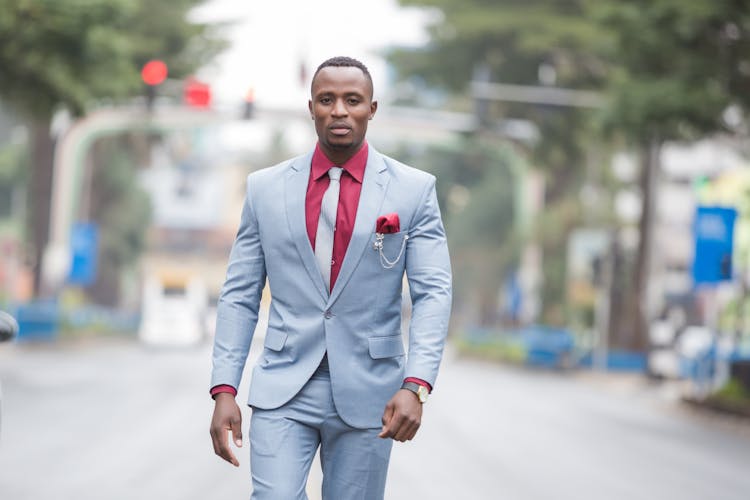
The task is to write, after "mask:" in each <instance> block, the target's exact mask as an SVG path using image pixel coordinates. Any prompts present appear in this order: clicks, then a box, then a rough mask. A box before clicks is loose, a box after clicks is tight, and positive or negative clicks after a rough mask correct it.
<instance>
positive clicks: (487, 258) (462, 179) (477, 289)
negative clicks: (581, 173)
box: [398, 139, 522, 325]
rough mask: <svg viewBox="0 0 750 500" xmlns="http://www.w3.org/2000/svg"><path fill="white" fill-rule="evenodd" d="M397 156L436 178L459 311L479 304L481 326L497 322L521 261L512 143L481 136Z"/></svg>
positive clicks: (516, 167) (518, 160) (517, 168)
mask: <svg viewBox="0 0 750 500" xmlns="http://www.w3.org/2000/svg"><path fill="white" fill-rule="evenodd" d="M398 157H399V158H403V159H404V160H405V161H407V162H409V163H411V164H413V165H415V166H417V167H418V168H421V169H423V170H426V171H428V172H431V173H432V174H434V175H435V176H436V177H437V178H438V183H437V195H438V202H439V204H440V207H441V208H442V210H443V219H444V221H445V229H446V233H447V235H448V240H449V244H450V248H451V262H452V265H453V275H454V286H455V289H456V293H455V297H456V300H455V302H456V309H463V308H464V307H465V306H466V305H467V304H472V305H476V309H477V311H476V316H477V318H478V322H479V323H480V324H482V325H491V324H493V323H495V322H496V321H497V320H498V305H499V297H498V294H499V290H500V285H501V283H502V282H503V279H504V278H505V276H506V274H507V273H508V271H509V270H510V269H511V268H512V267H513V265H514V264H517V260H518V249H519V246H518V244H517V242H518V238H517V235H515V234H514V233H513V231H514V228H515V226H514V217H515V216H516V214H515V211H514V203H515V190H514V185H515V183H516V181H517V175H518V173H519V172H520V171H521V170H522V168H521V162H522V160H521V158H520V157H519V156H518V155H517V154H516V153H514V152H513V151H512V150H511V148H510V147H508V146H498V145H497V144H496V143H491V142H486V141H482V140H478V139H467V140H464V141H461V142H459V143H456V144H443V145H440V146H437V145H436V146H430V147H428V148H427V149H426V150H425V151H423V152H414V151H411V152H410V151H408V150H407V151H402V152H399V153H398Z"/></svg>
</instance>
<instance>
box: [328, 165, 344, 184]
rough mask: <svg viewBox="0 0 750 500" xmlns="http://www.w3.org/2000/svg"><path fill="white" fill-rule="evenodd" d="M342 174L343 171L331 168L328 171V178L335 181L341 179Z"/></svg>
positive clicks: (338, 168) (339, 168)
mask: <svg viewBox="0 0 750 500" xmlns="http://www.w3.org/2000/svg"><path fill="white" fill-rule="evenodd" d="M343 172H344V169H343V168H341V167H331V168H329V169H328V177H330V178H331V180H332V181H337V180H339V179H341V174H342V173H343Z"/></svg>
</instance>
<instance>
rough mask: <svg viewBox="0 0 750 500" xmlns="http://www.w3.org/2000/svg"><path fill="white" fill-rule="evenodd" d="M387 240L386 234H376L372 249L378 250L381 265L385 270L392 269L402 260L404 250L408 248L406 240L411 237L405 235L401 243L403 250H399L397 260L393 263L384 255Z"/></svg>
mask: <svg viewBox="0 0 750 500" xmlns="http://www.w3.org/2000/svg"><path fill="white" fill-rule="evenodd" d="M384 238H385V234H384V233H375V243H373V245H372V247H373V249H375V250H377V251H378V253H380V265H381V266H383V267H384V268H385V269H391V268H392V267H393V266H395V265H396V264H397V263H398V261H399V260H400V259H401V256H402V255H403V254H404V249H405V248H406V240H408V239H409V235H408V234H405V235H404V239H403V240H402V241H401V250H399V252H398V255H397V256H396V259H395V260H393V261H390V260H388V257H386V256H385V254H384V253H383V239H384Z"/></svg>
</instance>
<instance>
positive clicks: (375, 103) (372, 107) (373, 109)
mask: <svg viewBox="0 0 750 500" xmlns="http://www.w3.org/2000/svg"><path fill="white" fill-rule="evenodd" d="M377 110H378V101H372V102H371V103H370V120H372V118H373V117H374V116H375V112H377Z"/></svg>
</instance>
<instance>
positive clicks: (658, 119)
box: [591, 0, 750, 144]
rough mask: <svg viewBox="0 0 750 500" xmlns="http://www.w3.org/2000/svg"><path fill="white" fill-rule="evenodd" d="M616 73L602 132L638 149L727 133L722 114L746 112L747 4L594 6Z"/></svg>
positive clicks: (639, 1)
mask: <svg viewBox="0 0 750 500" xmlns="http://www.w3.org/2000/svg"><path fill="white" fill-rule="evenodd" d="M592 5H593V7H592V9H591V12H592V18H593V20H594V21H596V22H598V23H600V24H601V25H602V26H603V27H604V28H605V29H606V30H607V31H608V33H609V34H610V43H609V44H605V45H602V46H600V47H599V52H600V54H601V55H602V56H603V57H605V58H607V59H608V60H609V62H610V65H611V66H613V67H614V68H616V71H613V72H612V77H611V79H610V86H609V94H610V97H611V106H610V107H609V108H608V110H607V111H608V113H607V115H606V124H607V126H608V129H609V130H611V131H616V132H622V133H623V134H624V135H625V136H626V137H628V138H630V139H632V140H634V141H636V142H638V143H640V144H643V143H647V142H648V140H650V139H652V138H654V137H656V138H658V139H659V140H661V141H664V140H674V139H692V138H696V137H700V136H702V135H705V134H710V133H714V132H719V131H723V130H726V129H727V124H725V123H724V122H723V121H722V113H723V112H724V110H726V108H727V107H728V106H730V105H732V104H735V105H738V106H740V107H741V108H744V109H748V108H750V93H748V92H747V89H748V88H750V57H748V54H750V4H748V3H747V2H745V1H742V0H695V1H691V2H683V1H679V0H659V1H652V0H625V1H617V2H614V1H610V2H598V3H596V4H592Z"/></svg>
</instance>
